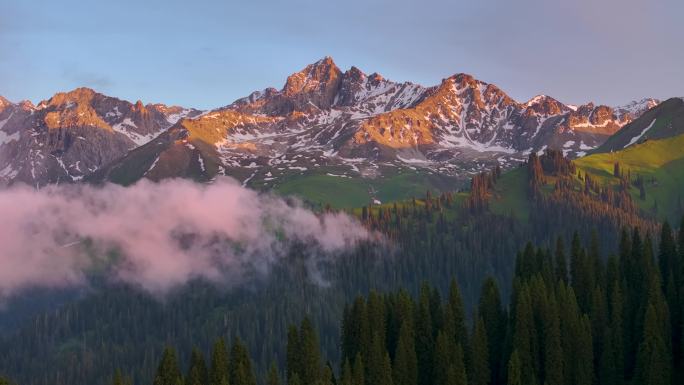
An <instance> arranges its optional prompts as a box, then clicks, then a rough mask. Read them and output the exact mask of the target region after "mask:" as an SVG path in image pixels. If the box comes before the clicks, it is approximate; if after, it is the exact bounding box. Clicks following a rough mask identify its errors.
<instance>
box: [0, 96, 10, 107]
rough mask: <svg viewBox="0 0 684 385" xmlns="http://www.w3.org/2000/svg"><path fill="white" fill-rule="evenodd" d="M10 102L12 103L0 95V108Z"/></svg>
mask: <svg viewBox="0 0 684 385" xmlns="http://www.w3.org/2000/svg"><path fill="white" fill-rule="evenodd" d="M11 104H12V103H11V102H10V101H9V100H7V99H5V97H4V96H0V108H5V107H7V106H9V105H11Z"/></svg>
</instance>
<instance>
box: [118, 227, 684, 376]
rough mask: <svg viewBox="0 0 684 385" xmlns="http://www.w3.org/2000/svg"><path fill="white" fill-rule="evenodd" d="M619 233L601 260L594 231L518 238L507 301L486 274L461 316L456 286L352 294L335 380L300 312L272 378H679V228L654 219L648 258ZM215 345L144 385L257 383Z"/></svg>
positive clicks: (645, 240)
mask: <svg viewBox="0 0 684 385" xmlns="http://www.w3.org/2000/svg"><path fill="white" fill-rule="evenodd" d="M683 228H684V227H683ZM619 237H620V242H619V245H618V247H617V249H618V252H617V253H616V254H612V255H610V256H609V257H607V258H606V257H605V256H603V255H601V253H600V252H599V246H598V238H597V237H596V236H594V237H591V239H590V240H589V242H588V244H587V245H586V246H585V245H583V244H582V242H581V241H580V237H579V236H578V235H577V234H575V235H574V236H573V237H572V240H571V242H570V247H569V248H566V247H565V245H564V243H563V240H562V239H560V238H559V239H558V241H557V242H556V245H555V248H554V250H550V249H549V248H546V247H542V248H535V247H533V246H532V244H531V243H528V244H527V246H526V247H525V248H524V250H522V251H521V252H519V253H518V255H517V257H516V263H515V277H514V281H513V285H512V291H511V293H512V294H511V299H510V304H509V305H508V306H506V305H504V303H503V301H502V297H501V294H500V292H499V288H498V286H497V283H496V281H495V280H493V279H487V280H486V281H485V282H484V284H483V286H482V289H481V295H480V299H479V302H478V305H477V310H476V312H475V313H474V316H473V317H472V321H471V322H468V321H467V317H466V313H465V309H464V305H463V298H462V297H461V293H460V290H459V286H458V285H457V284H456V283H455V281H452V283H451V285H450V287H449V290H448V292H447V293H446V296H445V297H444V298H443V297H442V296H441V295H440V291H439V290H438V289H436V288H435V287H430V286H428V285H427V284H423V286H422V287H421V289H420V292H419V294H418V296H417V297H413V296H412V295H411V294H410V293H409V292H407V291H405V290H399V291H398V292H395V293H391V294H379V293H377V292H375V291H372V292H370V293H369V294H368V296H365V297H363V296H360V297H357V298H356V300H355V301H354V302H353V303H351V304H348V305H347V306H346V307H345V309H344V313H343V316H342V320H341V337H340V341H339V348H340V350H341V361H340V366H339V368H338V370H337V375H336V374H335V371H334V370H333V365H332V364H330V363H329V362H328V363H324V360H323V358H322V353H321V349H320V345H319V341H318V335H317V333H316V332H315V330H314V328H313V326H312V324H311V322H310V320H309V319H308V318H305V319H304V320H303V321H302V323H301V325H300V327H291V328H290V330H289V332H288V336H287V355H286V360H285V363H284V364H285V365H284V370H283V371H282V373H284V379H283V382H285V383H287V384H288V385H319V384H320V385H324V384H337V385H461V384H462V385H498V384H509V385H535V384H539V385H541V384H548V385H593V384H597V385H598V384H600V385H621V384H632V385H667V384H678V383H680V380H681V378H682V375H684V373H683V371H682V370H683V369H684V357H683V354H682V353H683V352H682V327H683V323H682V321H683V319H682V316H683V314H684V271H683V269H684V265H683V263H682V261H683V260H684V230H680V233H679V237H678V239H679V245H677V242H676V238H675V236H674V234H673V231H672V229H671V228H670V226H669V225H668V224H667V223H665V224H663V225H662V227H661V231H660V237H659V238H660V239H659V247H658V252H657V254H655V253H654V245H653V241H652V240H651V238H650V236H649V235H648V234H646V235H643V234H641V233H640V232H639V231H638V230H637V229H635V230H633V231H631V232H628V231H627V230H624V231H622V232H621V234H620V236H619ZM221 344H222V342H221V340H219V343H218V344H217V345H216V346H218V347H216V346H215V347H214V349H213V353H212V356H211V365H210V366H208V365H206V364H204V359H203V358H202V357H201V354H199V353H197V352H198V351H197V350H194V351H193V354H192V357H193V358H192V359H191V360H190V364H189V366H188V370H187V374H185V375H183V374H182V373H181V371H180V369H179V366H178V363H177V362H176V359H175V355H174V353H173V351H172V350H170V349H167V350H166V351H165V353H164V355H163V358H162V360H161V363H160V364H159V366H158V370H157V374H156V376H155V379H154V382H153V383H154V385H181V384H185V385H219V384H231V385H254V384H256V383H257V380H256V377H255V375H254V372H253V369H252V365H251V362H250V360H249V357H248V355H247V353H246V350H245V347H244V346H243V345H242V344H241V343H240V342H239V340H237V341H236V342H235V343H234V345H233V349H232V350H231V354H230V359H228V358H225V357H227V356H226V355H225V353H224V352H223V350H222V349H221V348H220V346H221ZM217 363H218V364H217ZM207 367H209V369H207ZM198 373H199V374H198ZM217 373H221V374H220V375H219V374H217ZM280 373H281V371H279V369H278V368H277V366H276V365H275V364H274V365H272V366H271V369H270V370H269V372H268V374H267V375H266V376H265V377H264V378H263V379H262V381H261V383H266V384H268V385H277V384H279V383H280V382H281V379H280ZM118 378H120V377H118ZM184 381H185V382H184ZM115 384H116V385H120V384H122V383H121V382H118V383H117V382H115Z"/></svg>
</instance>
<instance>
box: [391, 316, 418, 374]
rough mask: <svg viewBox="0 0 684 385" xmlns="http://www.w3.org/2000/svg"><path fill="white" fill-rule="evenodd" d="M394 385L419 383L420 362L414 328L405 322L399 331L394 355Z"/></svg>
mask: <svg viewBox="0 0 684 385" xmlns="http://www.w3.org/2000/svg"><path fill="white" fill-rule="evenodd" d="M392 373H393V375H394V385H416V384H417V382H418V362H417V358H416V349H415V343H414V336H413V328H412V327H411V325H410V324H409V322H404V323H403V324H402V325H401V328H400V331H399V342H398V343H397V349H396V352H395V353H394V367H393V369H392Z"/></svg>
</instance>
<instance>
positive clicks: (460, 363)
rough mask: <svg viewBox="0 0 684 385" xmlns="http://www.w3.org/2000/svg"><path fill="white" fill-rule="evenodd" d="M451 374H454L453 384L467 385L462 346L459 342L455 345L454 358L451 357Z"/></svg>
mask: <svg viewBox="0 0 684 385" xmlns="http://www.w3.org/2000/svg"><path fill="white" fill-rule="evenodd" d="M453 372H454V374H453V376H454V382H452V384H453V385H467V384H468V376H467V372H466V366H465V359H464V358H463V347H462V346H461V344H457V345H456V349H455V351H454V359H453Z"/></svg>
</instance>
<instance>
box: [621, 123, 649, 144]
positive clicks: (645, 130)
mask: <svg viewBox="0 0 684 385" xmlns="http://www.w3.org/2000/svg"><path fill="white" fill-rule="evenodd" d="M655 122H656V119H653V121H651V124H649V125H648V126H646V128H644V130H643V131H641V133H640V134H639V135H637V136H635V137H633V138H632V139H630V141H629V143H627V144H626V145H625V147H623V148H627V147H629V146H631V145H633V144H634V143H636V142H638V141H639V139H641V137H642V136H644V134H646V133H647V132H648V130H650V129H651V127H653V125H654V124H655Z"/></svg>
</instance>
